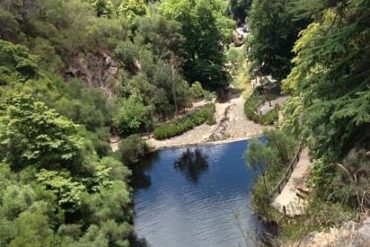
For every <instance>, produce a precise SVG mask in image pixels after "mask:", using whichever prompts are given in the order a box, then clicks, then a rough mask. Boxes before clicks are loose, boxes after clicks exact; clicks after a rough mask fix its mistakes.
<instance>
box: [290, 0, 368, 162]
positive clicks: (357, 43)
mask: <svg viewBox="0 0 370 247" xmlns="http://www.w3.org/2000/svg"><path fill="white" fill-rule="evenodd" d="M298 5H299V3H298ZM312 6H314V5H312ZM319 6H321V7H322V9H321V10H320V11H318V9H317V7H318V6H316V5H315V6H314V8H313V9H308V10H306V11H307V12H306V15H309V16H315V21H314V22H313V23H311V24H310V25H309V26H308V27H307V28H306V29H305V30H304V31H302V32H301V34H300V38H299V40H298V41H297V42H296V44H295V46H294V50H293V51H294V52H295V53H296V56H295V58H294V59H293V63H294V67H293V69H292V71H291V73H290V74H289V76H288V77H287V79H286V80H284V81H283V88H284V90H285V91H287V92H291V93H292V94H293V95H294V96H295V97H297V98H298V97H299V100H300V101H301V105H302V107H300V106H299V105H300V104H297V107H300V112H301V114H300V115H299V116H298V117H299V118H301V122H302V123H303V125H302V128H303V130H302V131H303V134H304V135H305V136H306V137H307V138H308V140H309V143H310V146H311V148H312V149H313V151H314V154H315V156H316V157H318V158H324V157H325V159H328V160H332V161H333V160H337V159H339V158H340V157H343V155H345V154H346V153H347V152H348V151H349V150H350V149H351V148H353V147H354V146H355V145H359V143H361V140H365V139H366V136H367V134H366V133H367V131H368V128H369V127H368V126H369V123H370V108H369V107H370V106H369V104H368V102H369V99H370V90H369V85H370V79H369V78H370V77H369V67H368V66H367V64H369V63H370V60H369V57H370V56H369V55H370V53H369V49H368V48H367V44H368V43H369V41H370V35H369V27H368V25H367V24H365V23H364V22H363V20H365V19H368V18H369V13H368V11H366V9H368V8H369V3H368V2H367V1H361V0H351V1H350V0H348V1H343V4H342V1H334V2H332V1H324V2H323V4H322V5H319ZM299 10H301V9H300V8H299ZM310 10H312V11H315V12H312V11H310ZM300 14H301V13H300Z"/></svg>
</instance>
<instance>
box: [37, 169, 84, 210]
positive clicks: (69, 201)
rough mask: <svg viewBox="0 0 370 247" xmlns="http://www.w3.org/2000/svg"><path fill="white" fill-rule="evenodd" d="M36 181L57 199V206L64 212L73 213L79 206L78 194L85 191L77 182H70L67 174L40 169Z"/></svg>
mask: <svg viewBox="0 0 370 247" xmlns="http://www.w3.org/2000/svg"><path fill="white" fill-rule="evenodd" d="M36 180H37V181H38V182H39V183H41V184H42V185H44V186H45V187H46V189H47V190H50V191H51V192H52V193H54V194H55V195H56V197H57V198H58V204H59V206H60V207H61V208H63V210H64V211H66V212H74V211H75V210H77V209H78V208H79V207H80V205H81V199H80V194H81V192H83V191H84V190H85V186H83V185H82V184H81V183H79V182H75V181H72V179H71V178H70V175H69V174H68V173H67V172H56V171H48V170H45V169H41V170H40V172H39V173H38V174H36Z"/></svg>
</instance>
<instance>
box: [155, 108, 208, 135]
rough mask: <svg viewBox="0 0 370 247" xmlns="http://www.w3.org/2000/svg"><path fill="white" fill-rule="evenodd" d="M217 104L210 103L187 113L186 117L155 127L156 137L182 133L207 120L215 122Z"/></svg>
mask: <svg viewBox="0 0 370 247" xmlns="http://www.w3.org/2000/svg"><path fill="white" fill-rule="evenodd" d="M214 113H215V105H214V104H208V105H205V106H203V107H201V108H200V109H197V110H195V111H194V112H191V113H189V114H187V115H186V116H185V117H181V118H178V119H176V120H174V121H170V122H167V123H163V124H161V125H159V126H157V127H155V128H154V132H153V135H154V138H155V139H157V140H163V139H167V138H171V137H173V136H177V135H181V134H182V133H184V132H186V131H188V130H190V129H192V128H194V127H196V126H198V125H201V124H203V123H204V122H207V123H208V124H213V123H214Z"/></svg>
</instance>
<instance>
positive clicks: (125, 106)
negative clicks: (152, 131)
mask: <svg viewBox="0 0 370 247" xmlns="http://www.w3.org/2000/svg"><path fill="white" fill-rule="evenodd" d="M115 122H116V124H117V127H118V131H119V133H120V134H121V135H122V136H128V135H131V134H137V133H140V132H141V131H146V130H148V129H149V128H150V127H151V118H150V109H149V108H148V107H146V106H144V105H143V103H142V102H141V101H140V99H138V98H135V97H134V96H131V97H129V98H128V99H123V100H121V101H120V102H119V106H118V112H117V114H116V117H115Z"/></svg>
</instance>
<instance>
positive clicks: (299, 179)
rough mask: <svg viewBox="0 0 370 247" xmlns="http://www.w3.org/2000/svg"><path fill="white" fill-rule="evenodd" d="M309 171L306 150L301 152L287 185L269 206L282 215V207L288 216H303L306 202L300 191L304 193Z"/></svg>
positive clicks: (308, 159)
mask: <svg viewBox="0 0 370 247" xmlns="http://www.w3.org/2000/svg"><path fill="white" fill-rule="evenodd" d="M309 169H310V158H309V155H308V148H305V149H303V150H302V152H301V154H300V156H299V161H298V164H297V166H296V167H295V169H294V171H293V173H292V174H291V176H290V178H289V180H288V183H287V184H286V185H285V186H284V188H283V190H282V191H281V193H280V194H279V195H278V196H276V197H275V198H274V200H273V202H272V203H271V206H272V207H274V208H276V209H277V210H278V211H280V212H281V213H284V207H285V211H286V214H287V215H288V216H291V217H293V216H296V215H303V214H304V213H305V210H306V206H307V201H306V200H305V198H304V197H305V195H304V193H303V192H302V191H306V190H307V189H306V187H305V183H306V181H307V178H308V175H309Z"/></svg>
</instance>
